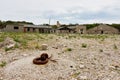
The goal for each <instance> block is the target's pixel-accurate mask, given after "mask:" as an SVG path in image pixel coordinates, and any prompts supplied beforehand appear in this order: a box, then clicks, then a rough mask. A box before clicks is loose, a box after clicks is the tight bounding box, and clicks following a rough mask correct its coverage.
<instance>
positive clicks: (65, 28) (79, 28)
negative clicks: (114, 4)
mask: <svg viewBox="0 0 120 80" xmlns="http://www.w3.org/2000/svg"><path fill="white" fill-rule="evenodd" d="M0 31H1V32H38V33H79V34H120V32H119V30H118V29H116V28H114V27H111V26H108V25H106V24H100V25H98V26H96V27H93V28H90V29H88V30H87V29H86V26H83V25H76V26H70V25H60V23H59V22H58V21H57V28H56V29H54V28H52V26H44V25H20V24H17V25H16V24H14V25H6V27H4V28H3V29H1V30H0Z"/></svg>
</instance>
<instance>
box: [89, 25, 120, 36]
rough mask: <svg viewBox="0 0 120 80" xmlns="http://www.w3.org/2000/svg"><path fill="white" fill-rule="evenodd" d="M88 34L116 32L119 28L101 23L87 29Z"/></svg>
mask: <svg viewBox="0 0 120 80" xmlns="http://www.w3.org/2000/svg"><path fill="white" fill-rule="evenodd" d="M87 33H88V34H118V33H119V30H118V29H116V28H113V27H111V26H108V25H105V24H102V25H99V26H97V27H94V28H92V29H89V30H87Z"/></svg>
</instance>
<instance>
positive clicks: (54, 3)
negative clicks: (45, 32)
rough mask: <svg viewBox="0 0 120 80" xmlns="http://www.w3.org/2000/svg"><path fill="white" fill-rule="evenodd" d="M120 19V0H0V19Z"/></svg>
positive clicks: (80, 21) (52, 21)
mask: <svg viewBox="0 0 120 80" xmlns="http://www.w3.org/2000/svg"><path fill="white" fill-rule="evenodd" d="M49 19H51V24H56V21H60V22H61V23H63V24H64V23H67V24H69V23H79V24H84V23H120V0H0V20H2V21H3V20H5V21H6V20H15V21H30V22H33V23H35V24H42V23H49Z"/></svg>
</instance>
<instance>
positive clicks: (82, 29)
mask: <svg viewBox="0 0 120 80" xmlns="http://www.w3.org/2000/svg"><path fill="white" fill-rule="evenodd" d="M75 31H76V33H79V34H86V26H83V25H77V26H76V28H75Z"/></svg>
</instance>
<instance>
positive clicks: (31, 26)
mask: <svg viewBox="0 0 120 80" xmlns="http://www.w3.org/2000/svg"><path fill="white" fill-rule="evenodd" d="M24 27H29V28H51V26H43V25H24Z"/></svg>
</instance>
